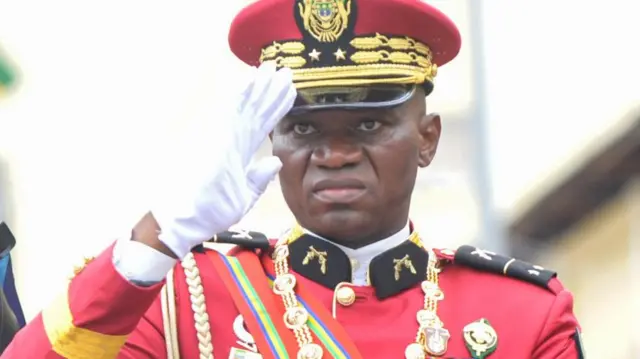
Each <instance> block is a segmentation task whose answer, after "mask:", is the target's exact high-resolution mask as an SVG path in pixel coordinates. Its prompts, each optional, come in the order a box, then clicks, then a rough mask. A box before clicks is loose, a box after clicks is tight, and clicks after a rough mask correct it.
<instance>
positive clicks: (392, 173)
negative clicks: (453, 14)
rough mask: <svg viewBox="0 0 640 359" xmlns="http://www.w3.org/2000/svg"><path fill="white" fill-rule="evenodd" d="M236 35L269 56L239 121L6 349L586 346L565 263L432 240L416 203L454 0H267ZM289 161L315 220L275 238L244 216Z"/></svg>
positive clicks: (429, 351) (300, 354)
mask: <svg viewBox="0 0 640 359" xmlns="http://www.w3.org/2000/svg"><path fill="white" fill-rule="evenodd" d="M229 39H230V45H231V49H232V50H233V52H234V53H235V54H236V55H237V56H238V57H239V58H240V59H241V60H242V61H244V62H246V63H248V64H250V65H257V66H259V67H258V68H257V69H256V70H255V74H254V79H253V81H252V82H251V83H250V84H249V85H248V86H247V88H246V90H245V91H244V93H243V95H242V96H241V99H240V101H239V103H238V104H237V106H234V107H233V109H234V110H235V111H236V112H235V115H234V118H233V119H232V121H233V123H232V126H231V129H230V133H229V135H228V136H227V137H226V138H227V139H228V141H226V142H225V143H217V144H216V147H215V150H216V151H218V153H217V155H212V154H211V150H213V148H212V147H210V144H207V143H204V144H203V146H206V147H205V148H203V149H202V150H200V151H198V150H194V151H193V156H192V158H190V159H189V161H188V163H185V167H187V168H185V169H184V170H181V172H179V173H180V174H182V175H184V182H179V181H178V182H177V183H174V184H173V185H174V186H175V187H173V188H167V191H166V193H163V194H162V195H161V196H159V200H160V201H159V202H158V204H156V205H155V206H153V207H152V208H151V211H150V213H149V214H147V215H146V216H145V217H144V218H143V219H142V220H141V221H140V222H139V223H138V224H137V225H136V227H135V228H134V229H133V231H132V234H131V235H128V236H127V237H125V238H122V239H120V240H118V241H117V242H116V243H115V244H114V245H113V246H111V247H109V248H108V249H107V250H106V251H104V252H103V253H102V254H101V255H100V256H98V257H97V258H96V259H95V260H93V261H91V262H89V263H88V264H87V265H86V266H85V267H84V268H83V269H82V270H80V271H79V272H78V273H77V275H76V276H75V277H74V278H73V279H72V280H71V282H70V284H69V288H68V289H67V290H66V291H65V292H64V295H63V296H62V297H61V298H60V299H59V300H58V301H56V302H55V303H53V304H52V305H51V306H50V307H48V308H46V309H45V310H44V311H43V312H42V314H41V315H39V316H37V317H36V318H35V319H34V320H33V321H32V322H31V323H30V324H29V325H28V326H27V327H26V328H25V329H23V330H22V331H21V332H20V333H19V334H18V335H17V337H16V339H15V340H14V341H13V343H12V345H11V347H10V348H9V349H8V350H7V352H6V353H5V354H4V356H3V358H30V359H38V358H60V357H64V358H71V359H80V358H91V359H102V358H214V356H215V357H217V358H384V359H388V358H402V357H406V358H429V357H443V358H490V359H498V358H502V359H514V358H536V359H552V358H566V359H577V358H583V355H582V348H581V344H580V340H579V338H580V331H579V326H578V323H577V320H576V318H575V316H574V315H573V313H572V305H573V300H572V297H571V294H570V293H569V292H567V291H566V290H565V289H564V288H563V287H562V285H561V284H560V282H559V281H558V280H557V279H556V278H555V273H554V272H552V271H550V270H547V269H544V268H541V267H539V266H534V265H531V264H528V263H525V262H522V261H519V260H516V259H513V258H507V257H503V256H500V255H497V254H495V253H492V252H489V251H484V250H481V249H478V248H475V247H471V246H462V247H461V248H459V249H458V250H457V251H452V250H439V249H434V248H431V247H429V245H428V241H423V239H422V238H421V237H420V235H419V232H418V230H417V227H414V225H413V224H412V223H411V222H410V221H409V219H408V213H409V204H410V199H411V192H412V190H413V186H414V183H415V179H416V175H417V170H418V168H420V167H427V166H428V165H429V164H430V163H431V161H432V159H433V157H434V155H435V152H436V147H437V144H438V139H439V137H440V118H439V116H438V115H435V114H428V113H427V112H426V108H425V97H426V96H427V95H428V94H429V93H430V92H431V91H432V89H433V78H434V76H435V75H436V68H437V66H442V65H444V64H445V63H447V62H449V61H450V60H452V59H453V58H454V57H455V56H456V54H457V53H458V51H459V48H460V35H459V32H458V30H457V28H456V27H455V25H454V24H453V23H452V22H451V21H450V20H449V19H448V18H446V17H445V16H444V15H443V14H442V13H440V12H439V11H437V10H436V9H434V8H432V7H431V6H429V5H427V4H426V3H424V2H421V1H415V0H260V1H257V2H254V3H252V4H251V5H249V6H248V7H246V8H245V9H244V10H243V11H242V12H241V13H240V14H239V15H238V16H237V17H236V19H235V20H234V22H233V24H232V26H231V32H230V37H229ZM268 137H269V138H270V139H271V141H272V143H273V156H270V157H267V158H265V159H262V160H260V161H257V162H252V158H253V155H254V154H255V152H256V150H257V149H258V147H259V146H260V144H261V143H262V142H263V141H264V140H265V139H266V138H268ZM185 162H187V161H185ZM278 173H279V175H280V182H281V186H282V192H283V195H284V198H285V199H286V202H287V204H288V205H289V207H290V208H291V210H292V212H293V213H294V215H295V217H296V220H297V223H296V224H295V225H294V226H293V227H292V228H291V229H290V230H289V231H288V232H287V233H286V234H284V235H283V236H282V237H281V238H279V239H278V240H277V241H272V242H270V241H268V240H267V238H266V237H265V236H264V235H261V234H260V233H257V232H229V231H227V229H228V228H229V227H230V226H232V225H233V224H235V223H237V222H238V221H239V220H240V219H241V218H242V216H244V215H245V214H246V212H247V211H248V210H249V209H250V208H251V207H252V206H253V204H254V203H255V201H256V200H257V199H258V198H259V196H260V195H261V194H262V193H263V191H264V189H265V188H266V186H267V184H268V183H269V181H271V180H272V179H273V178H274V177H275V176H276V174H278ZM211 242H226V243H235V244H238V247H236V250H234V251H233V253H232V254H230V255H222V254H220V253H219V252H217V251H214V250H210V249H208V248H207V247H208V246H209V243H211ZM178 259H179V260H180V261H181V262H180V264H179V265H176V262H177V260H178ZM172 268H173V269H172ZM167 274H168V275H167ZM165 277H166V280H165Z"/></svg>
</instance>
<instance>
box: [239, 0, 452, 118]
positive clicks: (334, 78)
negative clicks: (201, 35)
mask: <svg viewBox="0 0 640 359" xmlns="http://www.w3.org/2000/svg"><path fill="white" fill-rule="evenodd" d="M460 44H461V40H460V33H459V31H458V29H457V27H456V26H455V24H454V23H453V22H452V21H451V20H450V19H449V18H448V17H447V16H446V15H444V14H443V13H442V12H440V11H439V10H438V9H436V8H434V7H433V6H431V5H429V4H427V3H425V2H423V1H419V0H258V1H255V2H253V3H251V4H250V5H248V6H246V7H245V8H244V9H243V10H241V11H240V12H239V13H238V15H237V16H236V17H235V18H234V20H233V22H232V24H231V29H230V33H229V45H230V47H231V51H232V52H233V53H234V54H235V55H236V56H237V57H238V58H239V59H240V60H242V61H243V62H245V63H247V64H249V65H252V66H258V65H260V64H261V63H263V62H266V61H273V62H275V64H276V66H278V67H289V68H291V69H292V71H293V81H294V84H295V86H296V87H297V89H298V98H297V100H296V103H295V104H294V109H293V110H294V111H295V110H298V111H305V110H313V109H326V108H343V109H349V108H367V107H371V108H377V107H389V106H396V105H399V104H401V103H403V102H404V101H407V100H408V99H409V98H411V96H412V95H413V93H415V91H416V88H417V87H419V86H422V87H423V88H424V90H425V93H426V94H429V93H431V91H432V90H433V80H434V77H435V76H436V73H437V69H438V67H439V66H442V65H444V64H446V63H447V62H449V61H451V60H452V59H453V58H454V57H455V56H456V55H457V54H458V52H459V50H460Z"/></svg>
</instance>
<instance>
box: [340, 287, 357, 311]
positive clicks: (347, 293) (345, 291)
mask: <svg viewBox="0 0 640 359" xmlns="http://www.w3.org/2000/svg"><path fill="white" fill-rule="evenodd" d="M336 299H337V300H338V303H340V304H342V305H344V306H345V307H348V306H350V305H351V304H353V303H354V302H355V301H356V292H354V291H353V289H352V288H351V287H340V288H338V291H337V292H336Z"/></svg>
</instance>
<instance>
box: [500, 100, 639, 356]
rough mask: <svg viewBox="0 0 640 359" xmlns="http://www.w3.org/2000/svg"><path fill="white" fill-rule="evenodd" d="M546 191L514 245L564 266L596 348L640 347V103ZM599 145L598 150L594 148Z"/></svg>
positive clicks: (593, 352)
mask: <svg viewBox="0 0 640 359" xmlns="http://www.w3.org/2000/svg"><path fill="white" fill-rule="evenodd" d="M607 132H608V133H605V134H603V135H602V136H601V137H600V138H599V139H597V140H596V141H594V143H593V144H592V145H591V147H592V148H591V150H590V151H589V152H591V153H590V154H588V155H582V156H580V157H581V158H582V159H583V160H582V161H581V163H580V164H579V165H578V166H577V167H575V168H572V169H571V170H568V171H565V174H564V175H563V176H560V178H559V179H557V180H556V181H555V183H553V184H551V185H549V186H547V188H546V190H544V191H541V192H538V194H537V195H536V199H532V200H531V202H530V203H531V205H530V207H529V209H527V210H525V211H523V212H522V214H521V215H520V216H519V218H518V219H516V220H515V221H514V222H513V223H512V224H511V228H510V233H511V238H512V239H513V241H514V250H515V253H516V255H518V256H520V257H528V258H529V259H531V260H532V261H535V262H537V263H540V264H541V265H543V266H547V267H549V268H553V269H555V270H557V271H558V272H559V273H560V278H561V280H562V282H563V283H564V284H565V286H567V287H568V288H569V289H570V290H571V291H572V292H573V294H574V296H575V309H576V314H577V316H578V318H580V320H581V324H582V326H583V337H584V341H585V343H586V348H587V352H588V353H589V356H590V357H591V356H593V357H594V358H619V359H635V358H638V354H640V342H639V341H638V333H639V332H640V331H639V329H638V326H637V324H638V323H639V320H640V107H639V108H638V109H635V110H633V111H631V112H630V113H629V114H628V116H627V118H625V119H622V120H621V121H620V123H618V124H617V125H616V126H615V127H614V128H613V129H610V130H609V131H607ZM593 148H595V150H594V149H593Z"/></svg>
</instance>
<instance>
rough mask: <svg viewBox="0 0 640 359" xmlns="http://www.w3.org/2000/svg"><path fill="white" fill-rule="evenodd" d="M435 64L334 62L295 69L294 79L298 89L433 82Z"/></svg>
mask: <svg viewBox="0 0 640 359" xmlns="http://www.w3.org/2000/svg"><path fill="white" fill-rule="evenodd" d="M435 73H436V65H433V67H432V68H431V69H430V70H425V69H422V68H420V67H417V66H410V65H395V64H368V65H354V66H333V67H325V68H315V69H296V70H293V82H294V83H295V85H296V88H298V89H306V88H315V87H327V86H360V85H373V84H381V83H382V84H400V85H407V84H422V83H424V82H425V81H430V82H432V81H433V79H434V77H435Z"/></svg>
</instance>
